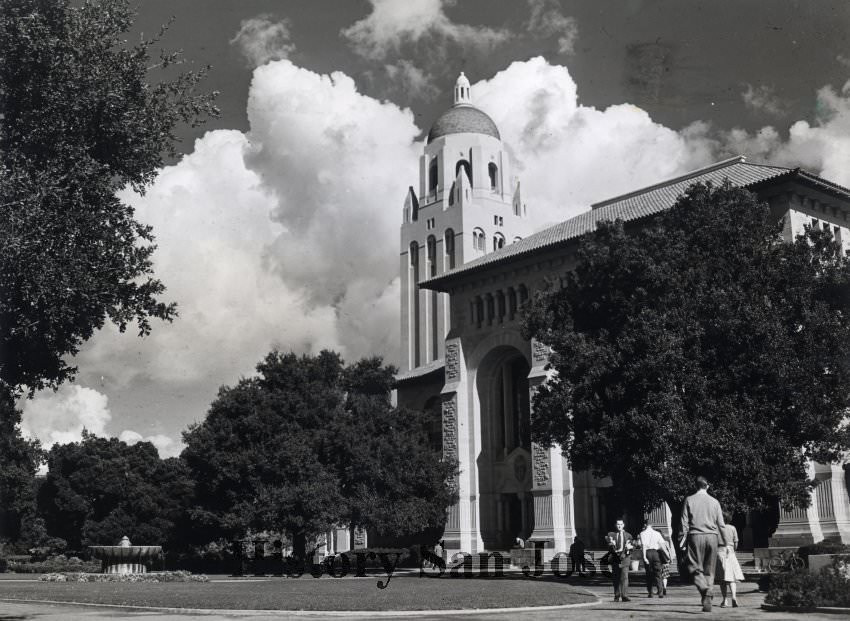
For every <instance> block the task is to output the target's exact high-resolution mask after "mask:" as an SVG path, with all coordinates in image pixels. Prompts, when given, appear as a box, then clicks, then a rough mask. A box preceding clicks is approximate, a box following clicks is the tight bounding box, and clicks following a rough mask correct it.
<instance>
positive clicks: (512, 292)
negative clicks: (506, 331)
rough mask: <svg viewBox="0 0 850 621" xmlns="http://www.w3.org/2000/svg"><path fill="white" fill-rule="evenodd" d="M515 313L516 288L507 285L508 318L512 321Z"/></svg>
mask: <svg viewBox="0 0 850 621" xmlns="http://www.w3.org/2000/svg"><path fill="white" fill-rule="evenodd" d="M515 315H516V289H514V288H513V287H508V319H510V320H511V321H513V319H514V316H515Z"/></svg>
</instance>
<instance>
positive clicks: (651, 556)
mask: <svg viewBox="0 0 850 621" xmlns="http://www.w3.org/2000/svg"><path fill="white" fill-rule="evenodd" d="M646 560H647V563H646V591H647V593H649V594H650V595H652V587H653V586H655V587H657V588H658V594H659V595H661V594H662V593H663V592H664V579H663V578H662V577H661V558H660V557H659V556H658V550H647V551H646Z"/></svg>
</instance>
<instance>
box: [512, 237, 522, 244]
mask: <svg viewBox="0 0 850 621" xmlns="http://www.w3.org/2000/svg"><path fill="white" fill-rule="evenodd" d="M518 241H522V237H514V241H513V242H512V243H514V244H515V243H517V242H518Z"/></svg>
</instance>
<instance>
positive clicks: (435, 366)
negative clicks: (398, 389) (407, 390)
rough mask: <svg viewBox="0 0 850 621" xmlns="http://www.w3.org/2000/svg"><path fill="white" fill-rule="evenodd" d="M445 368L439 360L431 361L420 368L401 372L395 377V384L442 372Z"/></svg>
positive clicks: (441, 360) (442, 361)
mask: <svg viewBox="0 0 850 621" xmlns="http://www.w3.org/2000/svg"><path fill="white" fill-rule="evenodd" d="M444 366H445V361H444V360H443V359H442V358H440V359H439V360H432V361H431V362H428V363H426V364H423V365H422V366H419V367H416V368H413V369H410V370H409V371H402V372H401V373H399V374H397V375H396V376H395V381H396V384H399V383H401V382H405V381H407V380H412V379H415V378H417V377H422V376H424V375H428V374H429V373H434V372H436V371H440V370H442V368H443V367H444Z"/></svg>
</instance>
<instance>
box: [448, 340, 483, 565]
mask: <svg viewBox="0 0 850 621" xmlns="http://www.w3.org/2000/svg"><path fill="white" fill-rule="evenodd" d="M445 373H446V383H445V386H444V387H443V391H442V394H441V397H442V406H443V456H444V457H445V458H446V459H452V460H456V461H457V462H458V467H459V470H460V472H459V474H458V475H457V476H456V477H455V481H454V486H455V489H456V490H457V493H458V501H457V503H456V504H455V505H453V506H451V507H450V508H449V512H448V519H447V521H446V527H445V530H444V531H443V539H444V540H445V543H446V550H448V551H449V556H451V554H452V553H454V552H466V553H472V554H474V553H477V552H478V551H479V550H481V549H483V547H484V544H483V542H482V541H481V534H480V529H479V528H478V519H477V518H478V498H477V495H476V493H475V490H476V489H477V487H478V485H477V474H478V470H477V466H476V463H475V457H474V454H475V447H474V446H473V444H474V443H473V438H472V437H471V429H470V427H471V421H470V412H469V403H468V398H467V392H468V379H467V373H466V364H465V363H464V358H463V348H462V347H461V342H460V339H457V338H454V339H448V340H447V341H446V366H445Z"/></svg>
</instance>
